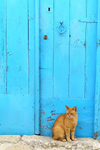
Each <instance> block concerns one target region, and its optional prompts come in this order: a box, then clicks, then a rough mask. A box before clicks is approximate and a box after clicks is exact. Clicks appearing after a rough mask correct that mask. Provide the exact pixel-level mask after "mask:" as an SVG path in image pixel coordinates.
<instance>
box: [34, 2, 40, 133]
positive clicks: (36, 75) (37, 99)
mask: <svg viewBox="0 0 100 150" xmlns="http://www.w3.org/2000/svg"><path fill="white" fill-rule="evenodd" d="M34 65H35V66H34V87H35V88H34V99H35V134H40V128H39V127H40V126H39V122H40V96H39V0H37V1H35V58H34Z"/></svg>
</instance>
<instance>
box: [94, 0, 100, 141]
mask: <svg viewBox="0 0 100 150" xmlns="http://www.w3.org/2000/svg"><path fill="white" fill-rule="evenodd" d="M95 91H96V92H95V120H94V138H95V139H100V0H98V24H97V52H96V90H95Z"/></svg>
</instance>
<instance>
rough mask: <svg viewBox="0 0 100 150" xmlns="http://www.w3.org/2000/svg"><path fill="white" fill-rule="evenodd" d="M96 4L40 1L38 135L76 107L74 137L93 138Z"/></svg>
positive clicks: (92, 1) (74, 0)
mask: <svg viewBox="0 0 100 150" xmlns="http://www.w3.org/2000/svg"><path fill="white" fill-rule="evenodd" d="M96 40H97V0H63V1H62V0H59V1H58V0H48V1H47V0H42V1H40V99H41V103H40V104H41V127H40V130H41V131H40V134H41V135H48V136H51V135H52V131H51V130H52V126H53V123H54V121H55V119H56V118H57V117H58V116H59V115H60V114H62V113H65V112H66V109H65V105H67V106H70V107H74V106H77V110H78V115H79V120H78V125H77V128H76V136H78V137H93V136H94V105H95V102H94V99H95V74H96Z"/></svg>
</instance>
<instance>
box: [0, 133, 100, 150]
mask: <svg viewBox="0 0 100 150" xmlns="http://www.w3.org/2000/svg"><path fill="white" fill-rule="evenodd" d="M35 149H36V150H47V149H48V150H51V149H52V150H100V140H94V139H93V138H77V141H72V142H61V141H56V140H53V138H52V137H46V136H37V135H32V136H26V135H24V136H22V137H21V136H19V135H1V136H0V150H35Z"/></svg>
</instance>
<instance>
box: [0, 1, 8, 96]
mask: <svg viewBox="0 0 100 150" xmlns="http://www.w3.org/2000/svg"><path fill="white" fill-rule="evenodd" d="M6 9H7V8H6V0H2V1H1V2H0V94H5V93H6V15H7V14H6Z"/></svg>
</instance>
